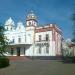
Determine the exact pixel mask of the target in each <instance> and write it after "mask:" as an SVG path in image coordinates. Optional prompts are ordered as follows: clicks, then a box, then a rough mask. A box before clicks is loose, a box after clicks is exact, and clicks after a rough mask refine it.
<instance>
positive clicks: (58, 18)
mask: <svg viewBox="0 0 75 75" xmlns="http://www.w3.org/2000/svg"><path fill="white" fill-rule="evenodd" d="M31 10H33V11H34V13H35V14H36V16H37V17H38V25H42V26H44V25H46V24H50V23H56V24H57V25H58V26H59V27H60V28H61V30H62V33H63V34H62V35H63V38H64V39H67V38H72V26H73V22H72V20H71V16H72V14H73V13H74V11H75V0H0V23H2V24H4V23H5V21H6V20H7V19H9V17H12V19H13V20H14V22H15V24H17V22H18V21H20V20H21V21H22V22H23V23H24V25H25V23H26V15H27V14H28V12H29V11H31Z"/></svg>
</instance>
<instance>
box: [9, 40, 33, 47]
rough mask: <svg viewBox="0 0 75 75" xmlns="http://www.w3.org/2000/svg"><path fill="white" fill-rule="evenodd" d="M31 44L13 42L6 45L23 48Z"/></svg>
mask: <svg viewBox="0 0 75 75" xmlns="http://www.w3.org/2000/svg"><path fill="white" fill-rule="evenodd" d="M31 44H32V43H30V42H29V43H28V42H20V43H19V42H13V41H11V42H8V45H10V46H17V45H18V46H21V45H22V46H23V45H31Z"/></svg>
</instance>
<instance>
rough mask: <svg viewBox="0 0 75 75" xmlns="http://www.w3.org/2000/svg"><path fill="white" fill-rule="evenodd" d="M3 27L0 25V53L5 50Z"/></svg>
mask: <svg viewBox="0 0 75 75" xmlns="http://www.w3.org/2000/svg"><path fill="white" fill-rule="evenodd" d="M4 31H5V29H4V27H3V26H2V25H0V55H3V53H4V52H5V51H6V50H5V49H6V47H7V42H6V40H5V37H4Z"/></svg>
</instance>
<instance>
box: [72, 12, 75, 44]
mask: <svg viewBox="0 0 75 75" xmlns="http://www.w3.org/2000/svg"><path fill="white" fill-rule="evenodd" d="M72 21H73V38H72V42H74V43H75V13H74V14H72Z"/></svg>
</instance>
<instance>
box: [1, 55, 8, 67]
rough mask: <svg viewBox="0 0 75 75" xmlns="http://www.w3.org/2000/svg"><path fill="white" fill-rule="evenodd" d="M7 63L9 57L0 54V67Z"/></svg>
mask: <svg viewBox="0 0 75 75" xmlns="http://www.w3.org/2000/svg"><path fill="white" fill-rule="evenodd" d="M8 65H9V59H8V58H6V57H5V56H0V68H3V67H6V66H8Z"/></svg>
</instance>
